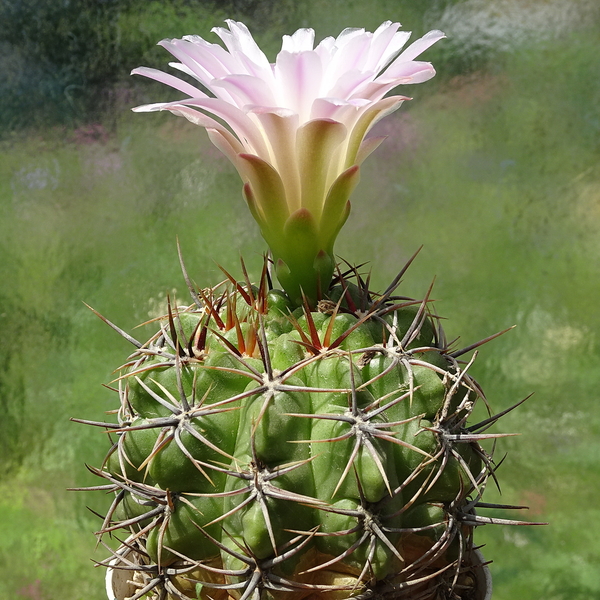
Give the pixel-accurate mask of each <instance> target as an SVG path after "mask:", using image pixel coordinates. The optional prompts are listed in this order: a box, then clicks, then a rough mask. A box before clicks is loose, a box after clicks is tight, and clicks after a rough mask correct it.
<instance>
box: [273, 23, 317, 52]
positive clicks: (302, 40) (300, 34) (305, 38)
mask: <svg viewBox="0 0 600 600" xmlns="http://www.w3.org/2000/svg"><path fill="white" fill-rule="evenodd" d="M314 43H315V30H314V29H308V28H306V29H298V31H296V32H295V33H293V34H292V35H284V36H283V40H282V43H281V49H282V50H283V51H285V52H308V51H310V50H312V49H313V46H314Z"/></svg>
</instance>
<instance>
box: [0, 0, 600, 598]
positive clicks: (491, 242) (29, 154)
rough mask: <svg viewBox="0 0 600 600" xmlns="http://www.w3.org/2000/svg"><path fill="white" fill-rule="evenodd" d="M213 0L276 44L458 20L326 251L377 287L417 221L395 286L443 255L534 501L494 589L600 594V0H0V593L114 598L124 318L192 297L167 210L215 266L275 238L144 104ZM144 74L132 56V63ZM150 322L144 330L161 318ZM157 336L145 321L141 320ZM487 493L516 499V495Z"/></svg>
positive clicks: (481, 375) (198, 258) (505, 449)
mask: <svg viewBox="0 0 600 600" xmlns="http://www.w3.org/2000/svg"><path fill="white" fill-rule="evenodd" d="M224 18H234V19H238V20H243V21H244V22H246V23H247V24H248V25H249V26H250V27H251V29H252V30H253V32H255V37H256V38H257V40H258V41H259V43H260V44H261V45H262V46H263V47H264V48H266V49H267V52H268V53H269V55H270V56H271V57H272V58H274V56H275V53H276V52H277V50H278V47H279V44H280V39H281V35H282V34H284V33H291V32H292V31H294V30H295V29H296V28H298V27H302V26H312V27H314V28H315V29H316V30H317V37H318V38H319V39H320V38H321V37H323V36H324V35H337V34H338V33H339V32H340V31H341V29H343V28H344V27H347V26H354V27H365V28H367V29H368V30H371V31H372V30H373V29H374V28H376V27H377V26H378V25H379V24H380V23H381V22H382V21H384V20H387V19H391V20H398V21H400V22H402V23H403V25H404V28H405V29H410V30H412V31H413V32H414V33H415V36H416V35H420V34H422V33H424V32H425V31H427V30H429V29H433V28H436V29H442V30H443V31H445V32H446V34H447V35H448V39H447V40H444V41H442V42H440V43H439V44H437V45H436V47H434V48H432V49H431V50H429V51H428V52H427V54H426V55H425V56H424V58H425V60H431V61H432V62H433V63H434V65H435V66H436V68H437V70H438V76H437V77H436V78H435V79H434V80H432V81H430V82H428V83H426V84H423V85H419V86H415V87H408V88H405V89H402V90H400V91H401V93H406V94H408V95H412V96H413V97H414V100H413V101H412V102H410V103H406V104H405V105H404V106H403V107H402V109H401V110H400V111H399V112H397V113H395V114H394V115H393V116H391V117H388V118H387V120H385V121H383V122H382V123H380V124H379V125H378V126H377V132H376V133H378V134H387V135H389V136H390V137H389V138H388V140H387V141H386V142H385V144H384V146H383V147H381V148H380V149H379V150H378V151H377V152H376V154H375V155H374V156H372V157H371V158H370V159H369V161H367V163H366V164H365V166H364V168H363V177H362V183H361V184H360V186H359V188H358V189H357V190H356V192H355V194H354V197H353V213H352V215H351V217H350V219H349V222H348V223H347V225H346V227H345V229H344V230H343V232H342V234H341V236H340V238H339V241H338V244H337V251H338V253H339V254H340V255H341V256H343V257H344V258H346V259H347V260H349V261H351V262H364V261H368V262H369V265H370V267H371V268H372V270H373V280H374V282H375V284H376V287H379V288H382V287H384V286H385V285H386V283H387V282H388V281H389V280H390V279H391V278H392V277H393V276H394V274H395V272H396V271H397V270H398V269H399V268H400V267H401V266H402V265H403V263H404V262H405V260H406V259H407V258H408V257H409V256H410V255H411V254H412V253H413V252H414V251H415V250H416V249H417V248H418V247H419V246H421V245H423V250H422V251H421V253H420V255H419V257H418V259H417V261H416V262H415V264H414V265H413V266H412V267H411V270H410V272H409V274H408V275H407V277H406V279H405V282H404V283H403V287H402V288H401V289H402V290H403V293H404V294H406V295H413V296H420V295H422V294H423V293H424V292H425V291H426V289H427V287H428V285H429V283H430V282H431V280H432V279H433V278H434V277H435V280H436V283H435V288H434V290H435V291H434V294H433V295H434V297H435V298H436V299H439V301H438V303H437V310H438V311H439V312H440V313H441V314H443V315H444V316H445V317H447V321H446V325H445V326H446V331H447V334H448V338H449V339H452V338H454V337H457V336H460V338H461V342H462V343H463V344H464V345H467V344H470V343H472V342H475V341H477V340H478V339H481V338H484V337H486V336H488V335H490V334H492V333H495V332H496V331H499V330H501V329H504V328H506V327H509V326H511V325H517V327H516V328H515V329H514V330H512V331H511V332H510V333H508V334H506V335H504V336H502V337H501V338H499V339H497V340H495V341H494V342H492V343H490V344H489V345H487V346H485V347H484V348H483V349H482V350H481V352H480V356H479V358H478V360H477V362H476V365H475V367H474V373H475V375H476V377H477V379H478V380H479V382H480V383H481V384H482V386H483V387H484V389H485V390H486V392H487V395H488V399H489V401H490V403H491V404H492V406H493V408H494V409H495V410H497V411H500V410H502V409H505V408H507V407H508V406H510V405H511V404H513V403H514V402H516V401H518V400H520V399H521V398H523V397H525V396H526V395H528V394H529V393H531V392H535V394H534V396H533V397H532V398H531V399H530V400H529V401H527V402H526V403H525V404H524V405H523V406H522V407H521V408H519V409H518V410H517V411H515V412H513V413H511V414H509V415H508V416H507V417H505V418H504V419H503V420H502V421H501V423H500V424H499V425H498V430H500V431H511V432H513V431H516V432H521V433H522V435H521V436H519V437H513V438H507V439H504V440H502V441H501V442H500V443H499V444H498V449H497V452H498V454H497V457H501V456H502V455H504V453H508V455H507V458H506V460H505V462H504V463H503V465H502V467H501V468H500V470H499V473H498V475H499V477H500V479H501V483H502V496H500V495H499V494H498V492H497V491H496V490H494V489H493V488H492V486H490V487H489V489H488V492H487V497H486V499H487V500H488V501H490V502H492V501H495V500H498V499H499V498H501V500H502V501H503V502H505V503H515V504H526V505H528V506H530V507H531V508H530V510H529V511H527V512H525V513H520V514H519V516H520V517H523V518H525V519H528V520H531V521H536V520H538V521H539V520H541V521H548V522H549V523H550V525H548V526H545V527H521V528H515V527H513V528H510V527H492V526H487V527H484V528H481V529H479V530H478V531H477V538H476V539H477V540H478V542H479V543H481V544H485V548H484V554H485V555H486V557H487V558H489V559H490V560H493V564H492V565H491V569H492V574H493V577H494V600H540V599H544V600H590V599H592V598H600V568H599V565H600V507H599V504H598V500H597V497H598V494H599V492H600V411H599V409H598V407H599V406H600V306H599V305H600V164H599V163H598V159H599V157H600V52H599V51H598V48H599V47H600V46H599V45H600V5H599V4H598V2H597V0H590V1H589V2H586V1H584V0H431V1H428V0H420V1H416V0H371V1H361V2H358V1H353V0H343V1H342V0H339V1H338V0H315V1H310V0H309V1H302V0H279V1H276V0H273V1H268V0H226V1H221V2H218V3H213V2H209V1H201V0H195V1H194V0H187V1H185V0H180V1H175V0H174V1H167V0H165V1H155V0H151V1H147V0H104V1H101V0H95V1H92V0H70V1H67V0H0V50H1V52H0V281H1V282H2V284H1V287H0V330H1V332H2V340H3V343H2V344H1V345H0V507H1V509H0V597H1V598H6V599H22V598H24V599H30V600H59V599H60V600H79V599H81V600H100V599H102V598H105V595H104V585H103V570H102V569H94V567H93V564H92V562H91V561H90V558H89V557H93V559H96V560H101V559H102V558H103V557H104V556H105V553H104V552H103V551H102V549H101V548H100V549H99V550H97V551H96V552H94V537H93V535H92V532H93V531H94V530H95V529H96V528H97V527H98V525H99V523H100V521H99V519H98V518H97V517H96V516H94V514H93V513H92V512H90V511H89V510H88V509H87V508H86V507H90V508H91V509H93V510H102V509H103V507H105V506H106V505H107V503H108V502H109V498H107V497H106V496H103V495H102V494H101V493H96V494H87V493H85V494H84V493H73V492H66V488H68V487H72V486H83V485H93V484H95V483H96V481H95V480H94V478H93V477H92V476H91V475H90V474H89V473H88V472H87V471H86V469H85V466H84V465H85V463H90V464H96V465H98V464H99V463H100V462H101V460H102V457H103V455H104V452H105V450H106V447H107V446H106V444H107V441H106V438H105V434H103V433H102V432H100V431H99V430H95V429H92V428H89V427H84V426H82V425H77V424H74V423H72V422H70V421H69V418H70V417H72V416H77V417H80V418H87V419H98V420H102V419H103V418H104V412H105V411H107V410H110V409H112V408H114V406H115V401H116V396H115V395H114V394H112V393H111V392H110V391H108V390H107V389H106V388H103V387H102V385H101V384H102V383H103V382H104V383H108V382H109V381H110V380H111V371H112V370H113V369H114V368H116V367H117V366H118V365H119V364H121V362H122V361H123V360H124V359H125V357H126V356H127V354H128V352H129V348H128V346H127V344H126V343H125V342H124V341H123V340H122V339H120V338H119V336H118V335H116V334H115V333H114V332H113V331H111V330H110V329H109V328H108V327H106V326H105V325H103V324H102V323H101V322H100V321H99V320H98V319H97V318H96V317H95V316H94V315H93V314H92V313H91V312H90V311H89V310H88V309H87V308H86V307H85V306H84V305H83V303H82V301H85V302H87V303H89V304H91V305H92V306H93V307H94V308H96V309H97V310H99V311H100V312H101V313H103V314H104V315H106V316H107V317H108V318H110V319H111V320H112V321H114V322H116V323H118V324H119V325H120V326H121V327H123V328H124V329H125V330H128V331H131V330H132V328H133V327H134V326H135V325H136V324H137V323H139V322H141V321H144V320H146V319H148V318H149V317H150V316H153V315H155V314H157V313H158V312H160V311H161V309H162V306H163V303H164V300H165V297H166V295H167V294H176V295H177V296H178V297H181V298H182V299H183V298H185V296H186V294H185V285H184V283H183V279H182V276H181V274H180V270H179V266H178V260H177V252H176V241H175V240H176V236H178V237H179V240H180V242H181V246H182V249H183V253H184V256H185V260H186V264H187V268H188V271H189V272H190V274H191V275H192V276H193V278H194V279H195V280H196V281H197V282H198V283H199V284H201V285H203V286H207V285H210V284H214V283H216V282H217V281H220V279H221V276H220V274H219V271H218V269H217V267H216V265H215V261H218V262H219V263H220V264H222V265H223V266H224V267H226V268H227V269H228V270H230V271H232V272H235V273H239V268H238V264H239V262H238V261H239V255H240V254H243V256H244V258H245V260H246V262H247V263H248V264H249V266H250V268H251V271H252V273H254V274H256V273H257V272H258V269H259V267H260V264H261V253H262V252H263V251H264V250H265V245H264V243H263V241H262V240H261V238H260V235H259V234H258V231H257V228H256V226H255V225H254V223H253V222H252V221H251V219H250V218H249V217H248V214H247V212H246V209H245V207H244V206H243V202H242V200H241V193H240V182H239V181H238V176H237V174H236V173H235V171H234V170H233V168H232V167H231V166H230V164H229V163H228V161H227V160H226V159H224V158H223V157H221V156H220V155H219V154H218V152H217V151H216V150H215V149H213V147H212V146H211V145H210V143H209V142H208V141H207V138H206V135H205V133H204V132H203V131H202V130H200V129H199V128H195V127H194V126H193V125H191V124H189V123H188V122H187V121H185V120H183V119H176V118H175V117H172V116H170V115H163V114H153V115H134V114H133V113H131V112H130V111H129V108H130V107H131V106H135V105H137V104H140V103H144V102H155V101H159V100H164V99H167V98H171V99H174V98H177V97H178V96H177V92H170V91H169V90H168V89H164V88H163V86H161V85H160V84H158V83H153V82H147V81H143V80H142V78H129V77H128V73H129V71H130V70H131V69H132V68H134V67H136V66H139V65H146V66H155V67H162V68H164V67H166V63H167V62H168V61H169V60H170V56H169V55H168V54H167V53H166V52H165V51H163V50H162V49H160V48H157V47H156V46H155V44H156V42H157V41H158V40H160V39H162V38H164V37H176V36H182V35H185V34H189V33H198V34H201V35H203V36H204V37H209V39H212V40H215V41H216V38H214V37H212V34H210V33H209V32H210V29H211V27H213V26H218V25H221V24H222V21H223V19H224ZM134 79H135V81H134ZM147 333H149V332H147ZM137 335H138V336H143V335H144V333H140V332H138V333H137ZM496 514H497V515H498V516H507V515H505V514H502V512H498V513H496Z"/></svg>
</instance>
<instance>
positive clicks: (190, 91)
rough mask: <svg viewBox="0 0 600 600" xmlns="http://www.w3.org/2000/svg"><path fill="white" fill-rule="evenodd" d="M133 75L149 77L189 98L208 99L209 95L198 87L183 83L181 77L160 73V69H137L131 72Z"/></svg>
mask: <svg viewBox="0 0 600 600" xmlns="http://www.w3.org/2000/svg"><path fill="white" fill-rule="evenodd" d="M131 74H132V75H143V76H144V77H148V78H150V79H154V80H155V81H160V83H164V84H165V85H168V86H171V87H172V88H175V89H176V90H179V91H180V92H183V93H184V94H187V95H188V96H192V97H196V98H206V97H207V95H206V94H205V93H204V92H203V91H201V90H199V89H198V88H197V87H195V86H193V85H191V84H189V83H188V82H187V81H183V79H179V77H175V76H174V75H169V74H168V73H164V72H163V71H159V70H158V69H151V68H149V67H138V68H137V69H133V71H131Z"/></svg>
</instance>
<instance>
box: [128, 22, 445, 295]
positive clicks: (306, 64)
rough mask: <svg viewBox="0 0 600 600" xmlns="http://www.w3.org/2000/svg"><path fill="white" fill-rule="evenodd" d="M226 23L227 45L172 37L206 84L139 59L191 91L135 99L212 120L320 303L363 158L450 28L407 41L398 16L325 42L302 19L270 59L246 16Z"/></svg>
mask: <svg viewBox="0 0 600 600" xmlns="http://www.w3.org/2000/svg"><path fill="white" fill-rule="evenodd" d="M227 25H228V27H229V29H226V28H222V27H217V28H214V29H213V31H214V32H215V33H216V34H217V35H218V36H219V37H220V38H221V40H222V42H223V43H224V45H225V48H224V47H223V46H221V45H220V44H213V43H210V42H207V41H206V40H204V39H202V38H201V37H199V36H185V37H184V38H183V39H172V40H163V41H161V42H160V45H161V46H163V47H164V48H166V49H167V50H168V51H169V52H170V53H171V54H172V55H173V56H174V57H175V58H176V59H177V60H178V61H179V62H174V63H170V65H171V66H172V67H173V68H175V69H177V70H178V71H180V72H182V73H184V74H185V75H187V76H189V77H191V78H192V79H193V80H195V82H197V83H198V84H199V85H193V84H192V83H189V82H188V81H185V80H184V79H181V78H179V77H176V76H174V75H171V74H167V73H164V72H162V71H159V70H156V69H150V68H146V67H140V68H137V69H134V70H133V72H132V73H133V74H138V75H144V76H146V77H149V78H151V79H154V80H157V81H159V82H161V83H164V84H166V85H169V86H171V87H173V88H175V89H177V90H179V91H180V92H182V93H183V94H185V95H186V96H187V97H186V98H184V99H182V100H177V101H175V102H162V103H158V104H149V105H145V106H140V107H137V108H135V109H134V110H135V111H137V112H151V111H159V110H168V111H170V112H172V113H173V114H175V115H179V116H184V117H186V118H187V119H189V120H190V121H191V122H193V123H195V124H197V125H200V126H202V127H204V128H206V130H207V132H208V135H209V137H210V139H211V141H212V142H213V143H214V144H215V145H216V146H217V147H218V148H219V149H220V150H221V151H222V152H223V153H224V154H225V155H226V156H227V157H228V158H229V159H230V160H231V162H232V163H233V164H234V166H235V167H236V169H237V170H238V172H239V174H240V176H241V178H242V180H243V181H244V188H243V189H244V196H245V199H246V201H247V203H248V206H249V208H250V211H251V213H252V215H253V217H254V218H255V219H256V221H257V222H258V224H259V226H260V230H261V233H262V235H263V237H264V238H265V240H266V242H267V244H268V245H269V247H270V249H271V252H272V255H273V260H274V263H275V269H276V274H277V277H278V279H279V281H280V283H281V285H282V286H283V288H284V289H285V290H286V292H287V293H288V294H289V295H290V297H291V299H292V300H293V301H294V302H295V303H297V304H299V303H301V302H302V296H303V295H304V296H305V297H306V298H307V299H308V301H309V303H310V304H311V305H314V304H315V302H316V301H317V300H318V299H319V297H320V295H321V290H322V289H323V290H324V289H326V288H327V286H328V284H329V281H330V280H331V277H332V274H333V269H334V264H335V261H334V257H333V245H334V242H335V239H336V237H337V234H338V232H339V231H340V228H341V227H342V225H343V224H344V222H345V221H346V219H347V217H348V214H349V211H350V202H349V197H350V194H351V192H352V190H353V189H354V187H355V186H356V184H357V183H358V177H359V166H360V164H361V163H362V161H363V160H364V159H365V158H366V157H367V156H368V155H369V154H370V153H371V152H372V151H373V150H374V149H375V148H376V147H377V146H378V145H379V144H380V143H381V141H382V140H383V138H368V139H365V136H366V135H367V133H368V132H369V130H370V129H371V128H372V127H373V125H374V124H375V123H376V122H377V121H378V120H379V119H381V118H382V117H384V116H385V115H387V114H389V113H391V112H393V111H394V110H396V109H397V108H398V107H399V106H400V105H401V104H402V102H403V101H404V100H407V98H406V97H405V96H399V95H392V96H386V94H387V93H388V92H390V91H391V90H392V89H393V88H395V87H397V86H398V85H400V84H409V83H421V82H423V81H427V80H428V79H430V78H431V77H433V75H434V74H435V70H434V68H433V67H432V66H431V64H430V63H427V62H422V61H418V60H415V58H416V57H417V56H419V55H420V54H421V53H422V52H423V51H424V50H426V49H427V48H429V47H430V46H431V45H432V44H434V43H435V42H437V41H438V40H439V39H441V38H442V37H444V34H443V33H442V32H440V31H430V32H429V33H427V34H426V35H425V36H423V37H422V38H420V39H418V40H417V41H415V42H413V43H412V44H411V45H410V46H408V47H407V48H406V49H405V50H404V51H402V48H403V47H404V45H405V44H406V42H407V40H408V38H409V37H410V32H405V31H399V27H400V24H399V23H392V22H391V21H386V22H385V23H383V24H382V25H381V26H380V27H379V28H378V29H377V30H376V31H375V32H373V33H371V32H367V31H365V30H364V29H345V30H344V31H342V33H341V34H340V35H339V36H338V37H337V38H335V39H334V38H333V37H327V38H325V39H324V40H323V41H321V42H320V43H319V44H318V45H317V46H316V47H315V46H314V31H313V30H312V29H299V30H298V31H296V32H295V33H294V34H293V35H290V36H287V35H286V36H284V37H283V43H282V48H281V51H280V52H279V53H278V55H277V57H276V60H275V62H274V63H270V62H269V60H268V59H267V57H266V56H265V54H264V53H263V52H262V51H261V49H260V48H259V47H258V45H257V44H256V42H255V41H254V39H253V37H252V35H251V33H250V32H249V30H248V28H247V27H246V26H245V25H244V24H243V23H240V22H236V21H231V20H228V21H227ZM207 92H208V93H207Z"/></svg>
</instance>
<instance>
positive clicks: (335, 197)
mask: <svg viewBox="0 0 600 600" xmlns="http://www.w3.org/2000/svg"><path fill="white" fill-rule="evenodd" d="M359 179H360V170H359V167H358V165H353V166H352V167H350V168H349V169H346V170H345V171H344V172H343V173H342V174H341V175H340V176H339V177H338V178H337V179H336V180H335V181H334V182H333V184H332V186H331V187H330V188H329V191H328V193H327V198H326V199H325V202H324V205H323V213H322V215H321V221H320V223H319V233H320V236H321V244H322V246H323V247H324V248H325V249H327V250H328V251H331V250H333V242H334V240H335V238H336V237H337V234H338V233H339V231H340V229H341V228H342V225H343V224H344V223H345V222H346V219H347V218H348V214H349V212H350V206H349V204H350V202H349V201H348V198H350V195H351V194H352V191H353V190H354V188H355V187H356V186H357V185H358V182H359Z"/></svg>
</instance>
